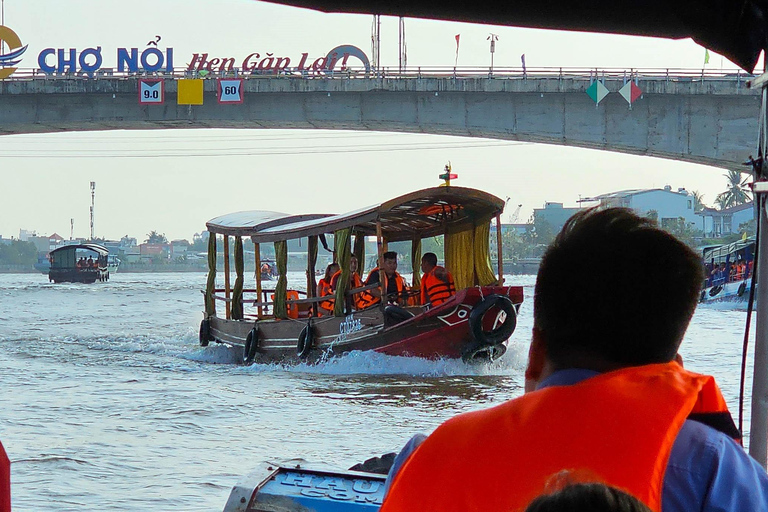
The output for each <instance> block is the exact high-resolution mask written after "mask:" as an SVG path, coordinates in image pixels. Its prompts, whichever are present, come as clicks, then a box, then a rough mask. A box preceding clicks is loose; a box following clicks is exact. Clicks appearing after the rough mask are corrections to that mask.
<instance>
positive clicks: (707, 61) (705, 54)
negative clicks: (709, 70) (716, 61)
mask: <svg viewBox="0 0 768 512" xmlns="http://www.w3.org/2000/svg"><path fill="white" fill-rule="evenodd" d="M704 64H709V50H708V49H707V48H704Z"/></svg>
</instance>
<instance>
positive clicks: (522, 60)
mask: <svg viewBox="0 0 768 512" xmlns="http://www.w3.org/2000/svg"><path fill="white" fill-rule="evenodd" d="M520 61H521V62H522V63H523V74H525V54H522V55H521V56H520Z"/></svg>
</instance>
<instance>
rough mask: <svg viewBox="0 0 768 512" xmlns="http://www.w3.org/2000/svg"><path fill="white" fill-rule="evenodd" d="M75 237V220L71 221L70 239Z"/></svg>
mask: <svg viewBox="0 0 768 512" xmlns="http://www.w3.org/2000/svg"><path fill="white" fill-rule="evenodd" d="M74 236H75V219H69V239H70V240H72V237H74Z"/></svg>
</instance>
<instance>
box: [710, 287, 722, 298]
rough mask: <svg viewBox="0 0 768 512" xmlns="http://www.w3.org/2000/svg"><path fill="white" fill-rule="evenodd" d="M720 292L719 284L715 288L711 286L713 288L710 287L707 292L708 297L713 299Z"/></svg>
mask: <svg viewBox="0 0 768 512" xmlns="http://www.w3.org/2000/svg"><path fill="white" fill-rule="evenodd" d="M721 291H723V285H720V284H719V285H717V286H713V287H712V288H710V290H709V296H710V297H714V296H715V295H717V294H718V293H720V292H721Z"/></svg>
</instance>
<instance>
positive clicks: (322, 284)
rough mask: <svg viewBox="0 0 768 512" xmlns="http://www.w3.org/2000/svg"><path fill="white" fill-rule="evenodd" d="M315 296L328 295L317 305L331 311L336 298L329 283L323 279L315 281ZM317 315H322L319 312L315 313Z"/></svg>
mask: <svg viewBox="0 0 768 512" xmlns="http://www.w3.org/2000/svg"><path fill="white" fill-rule="evenodd" d="M317 296H318V297H329V298H327V299H326V300H324V301H322V302H319V303H318V305H319V306H320V307H321V308H323V309H327V310H328V311H333V305H334V304H335V303H336V298H335V297H334V296H333V290H332V289H331V283H329V282H327V281H326V280H325V279H321V280H320V281H318V282H317ZM317 316H322V313H321V312H318V313H317Z"/></svg>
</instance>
